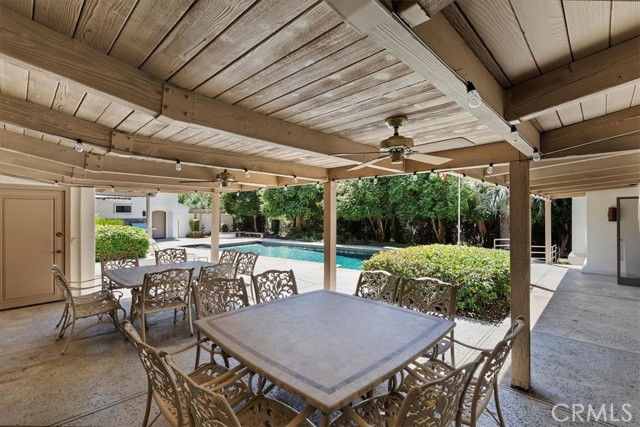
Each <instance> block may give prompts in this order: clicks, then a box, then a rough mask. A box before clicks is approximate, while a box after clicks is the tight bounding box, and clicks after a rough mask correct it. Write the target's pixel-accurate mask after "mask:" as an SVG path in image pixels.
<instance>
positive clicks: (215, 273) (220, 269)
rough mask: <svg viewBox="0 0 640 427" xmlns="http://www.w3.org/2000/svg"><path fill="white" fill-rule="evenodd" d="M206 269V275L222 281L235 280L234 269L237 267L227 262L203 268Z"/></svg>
mask: <svg viewBox="0 0 640 427" xmlns="http://www.w3.org/2000/svg"><path fill="white" fill-rule="evenodd" d="M203 268H207V275H209V276H211V277H218V278H222V279H235V278H236V269H237V268H238V266H237V265H236V264H232V263H229V262H223V263H218V264H215V265H213V266H207V267H203ZM200 271H202V270H200Z"/></svg>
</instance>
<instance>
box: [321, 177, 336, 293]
mask: <svg viewBox="0 0 640 427" xmlns="http://www.w3.org/2000/svg"><path fill="white" fill-rule="evenodd" d="M337 218H338V215H337V213H336V183H335V182H334V181H327V182H325V183H324V288H325V289H326V290H329V291H335V290H336V274H337V271H336V270H337V261H336V244H337V238H336V236H337V234H336V229H337Z"/></svg>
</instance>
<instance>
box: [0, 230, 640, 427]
mask: <svg viewBox="0 0 640 427" xmlns="http://www.w3.org/2000/svg"><path fill="white" fill-rule="evenodd" d="M178 244H182V242H162V243H161V246H178ZM205 255H206V250H205ZM270 268H285V267H284V264H283V260H282V259H277V258H267V257H261V258H260V259H259V261H258V264H257V267H256V271H258V272H259V271H263V270H266V269H270ZM286 268H292V269H293V270H294V272H295V274H296V277H297V278H298V282H299V284H300V291H301V292H307V291H310V290H313V289H319V288H321V287H322V270H323V269H322V265H321V264H318V263H310V262H304V261H286ZM357 276H358V272H357V271H355V270H343V269H339V271H338V283H339V288H338V290H339V291H341V292H347V293H352V292H353V289H354V288H355V283H356V281H357ZM532 284H533V287H532V291H531V303H532V335H531V339H532V383H533V387H532V390H531V391H530V392H528V393H523V392H520V391H517V390H515V389H512V388H511V387H510V386H509V369H510V367H509V366H508V365H507V366H506V367H505V368H504V369H503V372H502V375H501V380H500V400H501V403H502V407H503V412H504V414H505V418H506V421H507V425H509V426H536V427H537V426H574V425H580V426H584V425H617V426H638V425H640V411H639V406H640V405H639V402H640V389H639V384H640V381H639V380H640V337H639V335H638V326H639V325H640V289H638V288H630V287H622V286H618V285H616V284H615V280H614V278H612V277H608V276H596V275H583V274H581V273H580V271H578V270H574V269H570V268H564V267H558V266H547V265H542V264H534V265H533V266H532ZM124 302H125V307H126V308H127V309H128V304H129V302H130V301H129V300H128V299H127V300H125V301H124ZM62 309H63V304H62V303H52V304H45V305H40V306H34V307H27V308H22V309H16V310H7V311H3V312H0V425H3V426H15V425H29V426H41V425H64V426H100V427H109V426H137V425H140V424H141V422H142V417H143V412H144V405H145V394H146V378H145V375H144V371H143V369H142V366H141V364H140V362H139V360H138V358H137V355H136V353H135V351H134V350H133V348H132V347H131V346H130V345H129V344H128V343H126V342H125V340H124V339H123V338H122V336H121V335H119V334H117V333H114V332H113V327H109V326H104V327H99V328H95V329H93V331H92V330H89V331H88V335H87V334H85V336H86V338H81V339H79V340H77V341H73V342H72V343H71V344H70V348H69V350H68V351H67V354H66V355H64V356H61V355H60V353H59V352H60V350H61V349H62V346H63V344H64V343H63V342H62V341H55V333H56V332H57V330H56V329H55V328H54V325H55V323H56V322H57V321H58V318H59V316H60V313H61V312H62ZM172 317H173V316H172V315H171V313H168V314H166V315H165V314H162V313H160V314H159V315H157V316H154V317H152V319H151V323H152V325H151V328H150V329H149V332H148V337H149V338H148V339H149V342H150V343H152V344H153V345H156V346H158V347H162V348H163V349H166V350H169V351H170V350H172V349H177V348H179V347H181V346H183V345H184V344H186V343H188V342H191V341H192V340H193V338H191V337H189V333H188V328H187V327H186V325H185V322H183V321H178V322H177V323H176V324H175V325H174V323H173V320H172ZM508 325H509V321H508V320H505V321H504V322H502V323H501V324H497V325H493V324H489V323H486V322H479V321H475V320H471V319H465V318H458V320H457V327H456V338H458V339H460V340H462V341H465V342H468V343H470V344H472V345H475V346H481V347H485V348H489V347H492V346H493V344H494V343H495V342H497V341H498V340H499V339H500V338H501V337H502V335H504V331H505V330H506V329H507V328H508ZM457 355H458V357H457V358H458V362H459V363H460V362H463V361H464V360H465V359H466V358H467V355H465V353H464V352H463V351H461V350H458V352H457ZM192 361H193V354H187V355H185V356H184V357H183V358H181V359H180V360H179V362H181V364H182V365H183V367H184V368H185V369H187V368H188V367H189V365H190V364H191V363H192ZM279 397H280V396H279ZM283 398H285V399H288V401H289V402H290V403H292V404H294V405H296V406H299V405H301V403H300V402H296V399H295V398H293V397H290V396H289V397H286V396H284V397H283ZM558 404H561V406H558V407H556V409H555V410H554V409H553V408H554V405H558ZM603 404H604V405H605V408H606V413H604V412H601V407H602V405H603ZM625 404H629V405H630V406H625V408H626V409H627V411H628V412H629V413H630V414H631V416H632V417H633V418H632V419H631V420H630V421H629V422H625V421H624V420H626V419H627V418H628V416H627V415H626V412H624V410H623V406H622V405H625ZM572 405H578V406H575V409H577V410H580V408H581V407H584V408H585V409H584V410H583V412H582V413H577V412H574V413H572V411H571V409H572V408H573V407H574V406H572ZM588 405H591V407H592V408H594V409H595V412H593V413H592V414H591V420H589V421H587V408H588ZM491 408H492V405H491ZM152 412H153V413H157V409H155V408H153V409H152ZM596 414H597V415H598V417H597V420H594V415H596ZM554 415H555V419H554ZM572 417H573V420H574V421H572ZM580 417H582V418H580ZM580 419H582V420H583V422H580ZM616 420H617V421H616ZM156 425H160V426H164V425H167V424H166V423H165V422H164V420H158V422H156ZM479 425H480V426H494V425H496V423H495V421H494V420H493V418H492V417H491V416H490V415H489V414H487V413H485V414H483V415H482V416H481V417H480V420H479Z"/></svg>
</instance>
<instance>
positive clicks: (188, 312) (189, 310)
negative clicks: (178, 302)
mask: <svg viewBox="0 0 640 427" xmlns="http://www.w3.org/2000/svg"><path fill="white" fill-rule="evenodd" d="M184 309H185V311H187V318H188V319H189V333H190V334H191V336H193V320H192V319H191V307H190V306H189V305H187V306H186V307H185V308H184Z"/></svg>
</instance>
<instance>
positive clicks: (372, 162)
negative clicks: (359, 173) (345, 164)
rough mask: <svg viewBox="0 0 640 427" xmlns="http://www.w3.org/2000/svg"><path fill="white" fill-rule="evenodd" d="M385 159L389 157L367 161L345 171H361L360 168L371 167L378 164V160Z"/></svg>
mask: <svg viewBox="0 0 640 427" xmlns="http://www.w3.org/2000/svg"><path fill="white" fill-rule="evenodd" d="M387 157H389V156H382V157H378V158H375V159H372V160H369V161H368V162H364V163H360V164H359V165H357V166H354V167H352V168H350V169H347V170H350V171H355V170H359V169H362V168H366V167H367V166H371V165H373V164H374V163H376V162H379V161H380V160H382V159H386V158H387Z"/></svg>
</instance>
